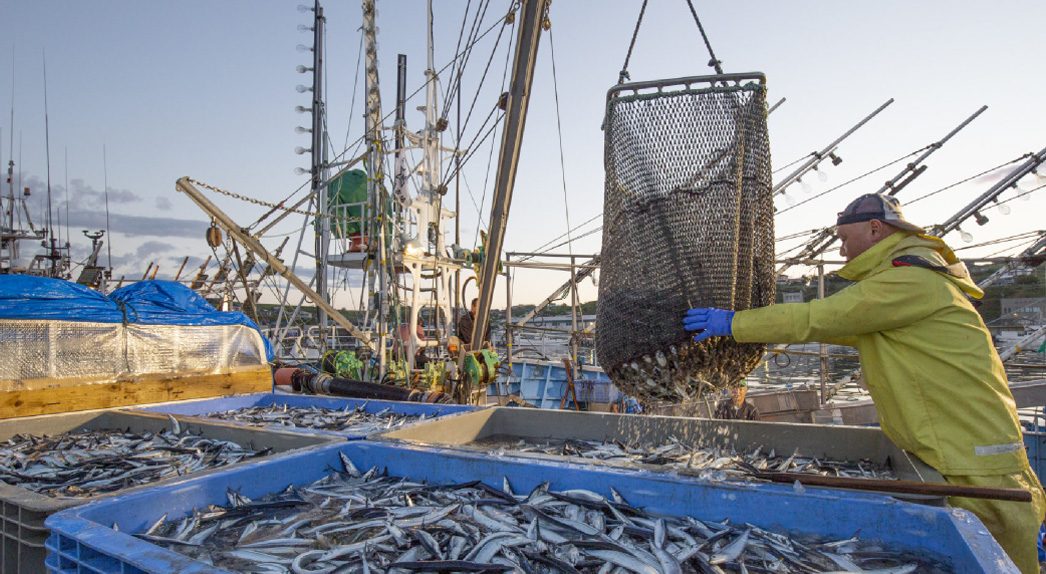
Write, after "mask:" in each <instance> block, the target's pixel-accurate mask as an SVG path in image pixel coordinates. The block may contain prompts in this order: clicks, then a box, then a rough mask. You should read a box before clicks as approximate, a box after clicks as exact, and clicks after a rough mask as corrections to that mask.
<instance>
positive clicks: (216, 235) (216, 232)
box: [206, 221, 222, 248]
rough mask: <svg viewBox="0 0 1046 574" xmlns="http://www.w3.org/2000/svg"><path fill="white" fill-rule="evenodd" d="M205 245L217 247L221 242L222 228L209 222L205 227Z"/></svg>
mask: <svg viewBox="0 0 1046 574" xmlns="http://www.w3.org/2000/svg"><path fill="white" fill-rule="evenodd" d="M206 237H207V245H210V246H211V247H212V248H217V247H218V246H220V245H221V244H222V230H221V229H218V226H217V225H215V224H214V222H213V221H212V222H211V226H210V227H208V228H207V234H206Z"/></svg>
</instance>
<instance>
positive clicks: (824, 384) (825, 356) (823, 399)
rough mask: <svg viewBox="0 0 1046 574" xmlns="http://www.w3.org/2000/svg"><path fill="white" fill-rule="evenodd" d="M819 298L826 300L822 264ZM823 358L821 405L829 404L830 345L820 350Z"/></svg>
mask: <svg viewBox="0 0 1046 574" xmlns="http://www.w3.org/2000/svg"><path fill="white" fill-rule="evenodd" d="M817 298H818V299H824V264H823V263H821V264H820V265H818V266H817ZM820 356H821V359H820V360H821V369H820V371H821V404H822V405H823V404H825V403H826V402H828V398H827V395H826V393H827V390H828V389H827V387H828V345H826V344H824V343H821V348H820Z"/></svg>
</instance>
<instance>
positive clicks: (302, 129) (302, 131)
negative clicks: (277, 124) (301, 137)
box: [294, 126, 312, 134]
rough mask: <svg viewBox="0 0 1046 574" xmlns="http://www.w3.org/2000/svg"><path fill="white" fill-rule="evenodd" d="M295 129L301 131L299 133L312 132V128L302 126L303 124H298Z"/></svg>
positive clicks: (296, 131) (297, 131)
mask: <svg viewBox="0 0 1046 574" xmlns="http://www.w3.org/2000/svg"><path fill="white" fill-rule="evenodd" d="M294 131H295V133H299V134H309V133H312V130H311V129H309V128H303V127H301V126H297V127H295V128H294Z"/></svg>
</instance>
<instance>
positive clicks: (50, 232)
mask: <svg viewBox="0 0 1046 574" xmlns="http://www.w3.org/2000/svg"><path fill="white" fill-rule="evenodd" d="M43 55H44V146H45V147H46V148H47V237H48V239H50V242H51V253H50V257H51V277H55V276H57V274H58V270H57V269H56V261H55V259H54V247H55V239H54V222H53V220H52V218H53V214H52V213H51V128H50V123H49V120H48V116H47V51H46V50H44V51H43Z"/></svg>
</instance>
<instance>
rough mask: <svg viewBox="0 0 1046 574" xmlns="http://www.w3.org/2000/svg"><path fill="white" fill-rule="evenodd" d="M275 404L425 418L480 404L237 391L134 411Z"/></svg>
mask: <svg viewBox="0 0 1046 574" xmlns="http://www.w3.org/2000/svg"><path fill="white" fill-rule="evenodd" d="M272 405H286V406H288V407H320V408H324V409H330V410H343V409H346V408H348V409H356V408H359V407H360V406H362V407H363V411H364V412H367V413H379V412H381V411H384V410H386V409H388V410H389V411H390V412H393V413H396V414H398V415H411V416H425V417H426V421H428V420H432V419H433V418H441V417H445V416H447V415H453V414H457V413H466V412H471V411H474V410H476V409H477V408H479V407H474V406H467V405H443V404H429V403H414V402H404V401H378V400H369V399H348V398H338V397H321V396H316V395H285V394H279V393H254V394H249V395H234V396H229V397H222V398H217V399H200V400H192V401H174V402H170V403H161V404H156V405H150V406H148V407H137V408H135V409H133V411H145V412H152V413H166V414H171V415H179V416H191V417H202V418H205V419H206V418H207V417H206V416H205V415H208V414H210V413H214V412H222V411H232V410H238V409H244V408H251V407H268V406H272ZM221 422H223V423H227V424H234V425H249V426H262V427H264V428H272V429H280V430H285V431H288V432H297V431H301V432H307V433H315V434H327V435H334V436H339V437H343V438H347V439H348V440H361V439H363V438H365V437H366V436H367V434H370V433H369V431H365V430H360V431H353V429H352V428H351V427H350V428H348V429H345V430H342V431H328V430H320V429H308V428H304V427H288V426H283V425H279V424H272V425H254V424H251V423H242V422H237V421H224V420H223V421H221ZM414 424H417V423H409V424H408V425H405V426H404V427H401V428H406V427H407V426H412V425H414Z"/></svg>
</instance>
